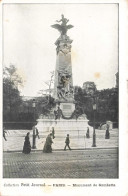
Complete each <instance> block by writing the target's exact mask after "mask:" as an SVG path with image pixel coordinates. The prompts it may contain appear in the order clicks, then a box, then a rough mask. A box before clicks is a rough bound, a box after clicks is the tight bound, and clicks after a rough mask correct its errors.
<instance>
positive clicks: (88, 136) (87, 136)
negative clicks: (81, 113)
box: [86, 127, 90, 138]
mask: <svg viewBox="0 0 128 196" xmlns="http://www.w3.org/2000/svg"><path fill="white" fill-rule="evenodd" d="M86 138H90V134H89V127H87V133H86Z"/></svg>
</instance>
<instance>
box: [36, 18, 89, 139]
mask: <svg viewBox="0 0 128 196" xmlns="http://www.w3.org/2000/svg"><path fill="white" fill-rule="evenodd" d="M56 22H57V24H54V25H52V26H51V27H52V28H55V29H57V30H58V31H59V32H60V37H59V38H58V39H57V40H56V42H55V45H56V67H55V81H54V93H53V96H54V99H55V102H56V107H55V108H54V110H53V111H52V113H53V114H54V118H49V119H48V118H47V119H46V118H45V117H40V118H39V119H38V120H37V122H38V124H37V127H38V129H39V132H41V131H43V135H45V134H48V132H49V131H51V130H52V127H54V128H55V133H56V135H57V137H65V135H66V134H70V135H72V136H73V137H76V138H77V137H79V136H80V135H82V136H84V135H85V130H86V129H87V127H89V125H88V120H87V118H86V115H85V114H83V115H81V116H79V117H78V116H77V111H76V110H75V101H74V92H73V76H72V63H71V47H72V46H71V44H72V41H73V40H71V39H70V38H69V36H68V35H67V31H68V30H69V29H71V28H73V26H72V25H70V24H69V25H68V24H67V23H68V22H69V20H68V19H66V18H65V17H64V15H62V16H61V19H60V20H59V21H58V20H57V21H56ZM51 116H52V115H51ZM57 137H56V138H55V139H57ZM59 142H61V140H59Z"/></svg>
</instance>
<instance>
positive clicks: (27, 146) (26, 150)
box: [23, 136, 31, 154]
mask: <svg viewBox="0 0 128 196" xmlns="http://www.w3.org/2000/svg"><path fill="white" fill-rule="evenodd" d="M30 152H31V144H30V141H29V136H26V137H25V142H24V146H23V153H25V154H29V153H30Z"/></svg>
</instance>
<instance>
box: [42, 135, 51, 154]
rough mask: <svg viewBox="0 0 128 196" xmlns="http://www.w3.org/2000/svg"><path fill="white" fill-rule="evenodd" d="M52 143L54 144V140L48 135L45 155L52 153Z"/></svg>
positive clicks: (44, 149) (44, 150)
mask: <svg viewBox="0 0 128 196" xmlns="http://www.w3.org/2000/svg"><path fill="white" fill-rule="evenodd" d="M52 143H53V141H52V138H51V136H50V135H48V136H47V138H46V142H45V144H44V148H43V152H45V153H50V152H52Z"/></svg>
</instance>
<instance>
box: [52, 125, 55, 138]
mask: <svg viewBox="0 0 128 196" xmlns="http://www.w3.org/2000/svg"><path fill="white" fill-rule="evenodd" d="M52 138H53V139H54V138H55V130H54V127H52Z"/></svg>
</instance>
